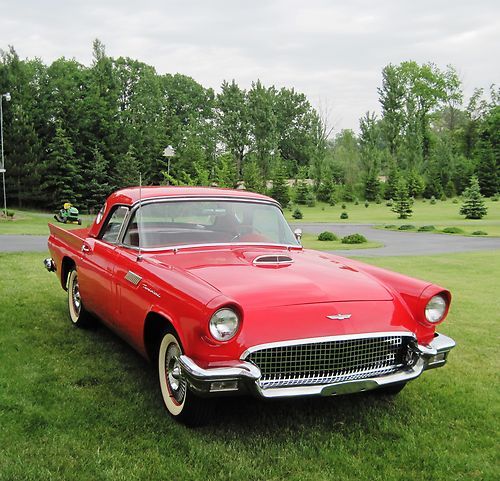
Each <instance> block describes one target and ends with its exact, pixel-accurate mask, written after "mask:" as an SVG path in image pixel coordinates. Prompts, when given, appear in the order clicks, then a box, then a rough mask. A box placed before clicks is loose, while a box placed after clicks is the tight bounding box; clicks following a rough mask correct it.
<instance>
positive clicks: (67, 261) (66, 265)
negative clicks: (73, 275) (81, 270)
mask: <svg viewBox="0 0 500 481" xmlns="http://www.w3.org/2000/svg"><path fill="white" fill-rule="evenodd" d="M75 267H76V262H75V261H74V260H73V259H72V258H71V257H69V256H64V257H63V260H62V262H61V286H62V288H63V289H64V290H65V291H67V290H68V275H69V273H70V271H71V269H73V268H75Z"/></svg>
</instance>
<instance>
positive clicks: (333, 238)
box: [318, 230, 337, 241]
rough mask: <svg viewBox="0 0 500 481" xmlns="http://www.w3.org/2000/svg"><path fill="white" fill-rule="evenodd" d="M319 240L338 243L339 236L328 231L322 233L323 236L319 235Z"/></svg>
mask: <svg viewBox="0 0 500 481" xmlns="http://www.w3.org/2000/svg"><path fill="white" fill-rule="evenodd" d="M318 240H319V241H336V240H337V236H336V235H335V234H334V233H333V232H330V231H327V230H326V231H325V232H322V233H321V234H319V235H318Z"/></svg>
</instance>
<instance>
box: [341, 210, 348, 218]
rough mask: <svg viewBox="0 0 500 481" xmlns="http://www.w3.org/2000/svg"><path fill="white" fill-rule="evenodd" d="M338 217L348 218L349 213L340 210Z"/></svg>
mask: <svg viewBox="0 0 500 481" xmlns="http://www.w3.org/2000/svg"><path fill="white" fill-rule="evenodd" d="M340 218H341V219H349V214H348V213H347V212H342V214H340Z"/></svg>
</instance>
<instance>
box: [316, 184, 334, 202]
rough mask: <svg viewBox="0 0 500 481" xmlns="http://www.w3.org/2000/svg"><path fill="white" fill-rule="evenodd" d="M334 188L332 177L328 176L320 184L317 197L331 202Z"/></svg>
mask: <svg viewBox="0 0 500 481" xmlns="http://www.w3.org/2000/svg"><path fill="white" fill-rule="evenodd" d="M333 190H334V185H333V181H332V179H330V178H326V179H325V180H324V181H323V182H321V184H319V186H318V190H317V192H316V197H317V198H318V200H319V201H321V202H329V201H330V198H331V195H332V192H333Z"/></svg>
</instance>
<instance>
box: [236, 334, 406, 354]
mask: <svg viewBox="0 0 500 481" xmlns="http://www.w3.org/2000/svg"><path fill="white" fill-rule="evenodd" d="M386 336H406V337H413V338H414V339H416V336H415V334H413V332H410V331H391V332H366V333H363V334H343V335H340V336H326V337H310V338H307V339H293V340H289V341H277V342H269V343H266V344H258V345H256V346H252V347H249V348H248V349H247V350H246V351H244V352H243V354H242V355H241V356H240V359H242V360H244V359H246V357H247V356H248V355H249V354H251V353H252V352H255V351H260V350H261V349H269V348H272V347H284V346H297V345H300V344H315V343H320V342H330V341H348V340H350V339H366V338H376V337H386Z"/></svg>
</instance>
